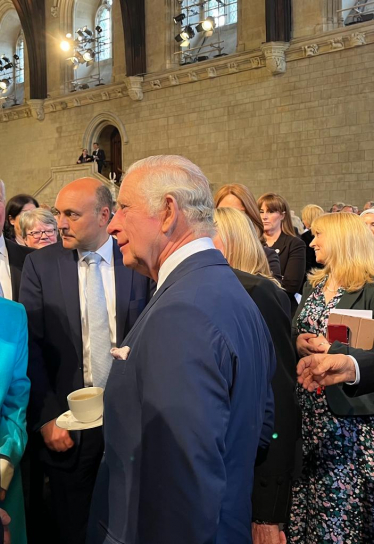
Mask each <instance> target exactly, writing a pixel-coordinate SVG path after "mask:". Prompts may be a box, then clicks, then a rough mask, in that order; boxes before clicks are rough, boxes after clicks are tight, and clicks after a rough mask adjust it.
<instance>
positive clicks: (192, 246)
mask: <svg viewBox="0 0 374 544" xmlns="http://www.w3.org/2000/svg"><path fill="white" fill-rule="evenodd" d="M207 249H215V247H214V244H213V240H212V239H211V238H207V237H205V238H198V239H197V240H193V241H192V242H189V243H188V244H186V245H184V246H182V247H180V248H179V249H177V250H176V251H174V253H172V254H171V255H170V257H168V258H167V259H166V261H165V262H164V263H163V264H162V265H161V267H160V270H159V272H158V281H157V289H156V291H158V289H159V288H160V287H161V285H162V284H163V283H164V281H165V280H166V278H167V277H168V276H169V274H171V272H173V270H174V269H175V268H177V266H178V265H179V264H180V263H181V262H182V261H184V260H185V259H187V258H188V257H191V255H194V254H195V253H199V252H200V251H206V250H207Z"/></svg>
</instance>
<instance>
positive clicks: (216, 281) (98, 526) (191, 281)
mask: <svg viewBox="0 0 374 544" xmlns="http://www.w3.org/2000/svg"><path fill="white" fill-rule="evenodd" d="M213 207H214V206H213V199H212V196H211V192H210V189H209V183H208V180H207V178H206V177H205V176H204V174H203V173H202V172H201V170H200V169H199V168H198V167H197V166H196V165H194V164H193V163H192V162H191V161H189V160H187V159H185V158H183V157H178V156H158V157H149V158H147V159H143V160H141V161H138V162H137V163H135V164H133V165H132V166H131V167H130V168H129V170H128V172H127V174H126V176H125V178H124V180H123V182H122V185H121V189H120V193H119V198H118V210H117V212H116V214H115V216H114V218H113V219H112V221H111V223H110V225H109V227H108V231H109V233H110V234H112V235H113V236H115V237H116V238H117V242H118V245H119V247H120V249H121V252H122V256H123V262H124V264H125V266H127V267H129V268H133V269H134V270H137V271H139V272H141V273H142V274H145V275H147V276H149V277H151V278H153V280H154V281H155V282H157V290H156V293H155V295H154V296H153V298H152V299H151V301H150V302H149V303H148V306H147V307H146V308H145V310H144V311H143V313H142V315H141V316H140V317H139V319H138V321H137V323H136V324H135V326H134V328H133V329H132V331H130V333H129V334H128V335H127V337H126V338H125V340H124V342H123V344H122V348H120V349H119V350H118V351H117V352H116V354H115V357H116V360H115V361H114V362H113V365H112V369H111V372H110V375H109V378H108V382H107V387H106V392H105V408H104V410H105V426H104V438H105V454H104V457H103V461H102V464H101V467H100V469H99V474H98V477H97V480H96V486H95V491H94V496H93V503H92V507H91V514H90V523H89V531H88V538H87V543H89V544H99V543H100V544H110V543H113V542H126V544H150V543H152V544H203V543H205V544H208V543H212V544H213V543H215V544H223V543H230V544H244V543H245V544H247V543H251V542H252V535H251V522H252V519H251V492H252V485H253V469H254V463H255V458H256V453H257V447H258V445H259V442H260V440H261V444H262V445H263V446H266V445H267V444H268V443H269V441H270V437H271V433H272V418H273V399H272V392H271V386H270V380H271V378H272V375H273V372H274V369H275V359H274V351H273V347H272V343H271V339H270V336H269V332H268V330H267V328H266V325H265V324H264V322H263V320H262V317H261V315H260V313H259V311H258V309H257V307H256V306H255V304H254V303H253V301H252V300H251V298H250V297H249V296H247V294H246V293H245V291H244V289H243V288H242V286H241V285H240V283H239V282H238V280H237V278H236V277H235V275H234V273H233V272H232V270H231V269H230V267H229V265H228V263H227V261H226V260H225V259H224V258H223V256H222V254H221V253H220V252H219V251H217V250H216V249H215V248H214V245H213V242H212V240H211V236H212V235H213V233H214V230H215V229H214V223H213ZM266 408H267V409H266Z"/></svg>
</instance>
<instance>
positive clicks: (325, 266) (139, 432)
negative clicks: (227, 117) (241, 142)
mask: <svg viewBox="0 0 374 544" xmlns="http://www.w3.org/2000/svg"><path fill="white" fill-rule="evenodd" d="M95 145H96V144H95ZM95 151H98V153H97V157H98V158H97V160H98V164H99V161H100V160H101V158H100V155H99V151H100V150H99V149H95ZM88 160H92V157H91V158H90V156H89V155H88V151H87V150H83V153H82V155H81V157H80V158H79V160H78V162H80V163H82V162H87V161H88ZM100 171H101V170H100V168H99V172H100ZM373 234H374V202H372V201H369V202H367V203H365V204H364V206H363V209H362V212H360V210H359V209H358V208H357V207H356V206H351V205H347V204H344V203H342V202H338V203H335V204H333V205H332V206H331V208H330V209H329V210H328V211H325V210H324V209H323V208H322V207H320V206H319V205H317V204H308V205H307V206H305V207H304V208H303V210H302V212H301V219H300V218H298V217H297V216H296V215H295V213H294V212H292V210H290V207H289V205H288V203H287V201H286V199H285V198H284V197H282V196H281V195H279V194H276V193H273V192H267V193H264V194H263V195H261V196H260V197H259V198H258V199H257V200H256V199H255V197H254V195H253V194H252V193H251V191H250V190H249V188H248V187H246V186H245V185H241V184H227V185H224V186H222V187H221V188H220V189H219V190H218V191H217V193H216V194H215V195H212V193H211V190H210V185H209V182H208V180H207V178H206V177H205V175H204V174H203V172H202V171H201V170H200V169H199V168H198V167H197V166H196V165H194V164H193V163H192V162H190V161H189V160H187V159H185V158H183V157H178V156H157V157H149V158H147V159H143V160H140V161H138V162H136V163H135V164H133V165H132V166H131V167H130V168H129V169H128V171H127V172H126V174H125V176H124V179H123V182H122V185H121V187H120V192H119V197H118V202H117V203H116V207H115V212H113V202H112V196H111V193H110V190H109V189H108V188H107V187H106V186H105V185H102V184H101V182H100V181H98V180H97V179H94V178H80V179H77V180H75V181H72V182H71V183H69V184H67V185H66V186H64V187H63V188H62V189H61V191H60V192H59V193H58V195H57V196H56V201H55V203H54V206H53V208H49V207H48V206H46V205H39V203H38V202H37V200H36V199H35V198H33V197H32V196H31V195H26V194H20V195H16V196H14V197H12V198H10V199H9V200H8V201H7V200H6V194H5V185H4V183H3V182H2V181H0V368H1V376H2V379H1V380H0V537H1V536H2V533H3V538H4V539H5V542H6V543H9V542H10V538H11V539H12V543H13V544H26V543H27V542H28V543H29V544H34V543H35V544H36V543H37V544H43V543H46V542H48V543H51V542H56V543H57V542H59V543H60V544H113V543H126V544H151V543H152V544H176V543H178V544H208V543H209V544H213V543H214V544H224V543H229V544H251V543H252V542H253V544H285V543H286V542H288V543H290V544H322V543H323V542H336V543H338V544H372V543H373V542H374V479H373V469H374V448H373V445H374V393H373V391H374V378H373V376H374V373H373V367H374V353H373V351H370V350H369V351H363V350H359V349H354V348H348V347H347V345H345V344H344V343H341V342H334V343H333V344H332V345H331V344H330V342H329V338H328V334H327V325H328V319H329V316H330V313H331V312H332V311H334V310H335V308H337V309H356V310H357V309H360V310H370V311H372V310H374V236H373ZM92 386H99V387H103V388H104V389H105V396H104V425H103V426H96V427H92V428H88V429H85V430H66V429H63V428H60V427H59V426H57V425H56V421H57V418H59V416H61V414H63V413H64V412H66V411H67V410H68V402H67V396H68V395H69V394H70V393H72V392H73V391H76V390H79V389H81V388H90V387H92ZM0 541H1V540H0Z"/></svg>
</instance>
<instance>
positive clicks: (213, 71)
mask: <svg viewBox="0 0 374 544" xmlns="http://www.w3.org/2000/svg"><path fill="white" fill-rule="evenodd" d="M208 77H217V70H216V69H215V67H214V66H212V67H211V68H208Z"/></svg>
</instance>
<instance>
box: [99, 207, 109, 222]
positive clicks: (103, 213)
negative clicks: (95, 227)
mask: <svg viewBox="0 0 374 544" xmlns="http://www.w3.org/2000/svg"><path fill="white" fill-rule="evenodd" d="M110 215H111V211H110V209H109V208H108V206H105V207H104V208H101V210H100V224H102V225H103V226H106V225H107V224H108V223H109V219H110Z"/></svg>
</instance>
